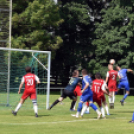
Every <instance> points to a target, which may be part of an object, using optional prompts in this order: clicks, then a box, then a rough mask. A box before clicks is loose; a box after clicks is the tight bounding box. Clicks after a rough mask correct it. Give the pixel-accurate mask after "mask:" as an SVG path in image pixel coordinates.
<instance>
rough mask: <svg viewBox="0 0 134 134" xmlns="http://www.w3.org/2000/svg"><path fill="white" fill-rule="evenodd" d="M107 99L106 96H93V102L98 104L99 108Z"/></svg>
mask: <svg viewBox="0 0 134 134" xmlns="http://www.w3.org/2000/svg"><path fill="white" fill-rule="evenodd" d="M105 101H106V98H105V96H104V95H101V96H93V102H96V103H97V104H98V106H99V107H101V106H102V102H105Z"/></svg>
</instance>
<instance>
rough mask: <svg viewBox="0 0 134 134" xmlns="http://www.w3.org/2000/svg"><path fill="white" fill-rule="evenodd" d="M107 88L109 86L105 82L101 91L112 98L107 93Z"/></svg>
mask: <svg viewBox="0 0 134 134" xmlns="http://www.w3.org/2000/svg"><path fill="white" fill-rule="evenodd" d="M106 88H107V84H106V83H105V82H104V83H103V85H102V87H101V89H102V91H103V93H105V94H107V95H108V96H111V95H110V94H109V93H108V92H107V91H106Z"/></svg>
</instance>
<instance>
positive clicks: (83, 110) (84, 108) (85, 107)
mask: <svg viewBox="0 0 134 134" xmlns="http://www.w3.org/2000/svg"><path fill="white" fill-rule="evenodd" d="M86 110H87V105H84V106H83V108H82V111H81V116H83V115H84V113H85V111H86Z"/></svg>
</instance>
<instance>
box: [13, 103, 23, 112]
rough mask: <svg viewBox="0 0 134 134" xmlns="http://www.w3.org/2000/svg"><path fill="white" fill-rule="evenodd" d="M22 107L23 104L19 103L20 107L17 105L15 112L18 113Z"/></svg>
mask: <svg viewBox="0 0 134 134" xmlns="http://www.w3.org/2000/svg"><path fill="white" fill-rule="evenodd" d="M21 106H22V104H21V103H19V104H18V105H17V107H16V108H15V110H14V111H15V112H18V110H19V109H20V108H21Z"/></svg>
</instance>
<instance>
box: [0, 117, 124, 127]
mask: <svg viewBox="0 0 134 134" xmlns="http://www.w3.org/2000/svg"><path fill="white" fill-rule="evenodd" d="M111 119H126V118H125V117H121V118H111ZM96 120H98V119H85V120H84V119H82V120H72V121H54V122H29V123H8V122H0V125H15V126H17V125H41V124H57V123H71V122H81V121H96Z"/></svg>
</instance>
